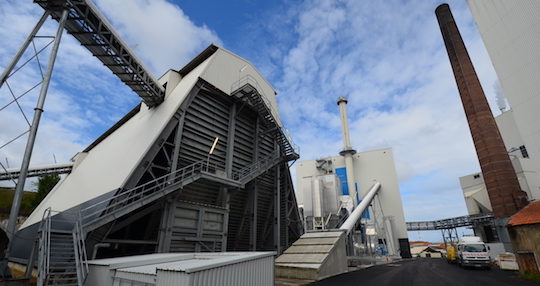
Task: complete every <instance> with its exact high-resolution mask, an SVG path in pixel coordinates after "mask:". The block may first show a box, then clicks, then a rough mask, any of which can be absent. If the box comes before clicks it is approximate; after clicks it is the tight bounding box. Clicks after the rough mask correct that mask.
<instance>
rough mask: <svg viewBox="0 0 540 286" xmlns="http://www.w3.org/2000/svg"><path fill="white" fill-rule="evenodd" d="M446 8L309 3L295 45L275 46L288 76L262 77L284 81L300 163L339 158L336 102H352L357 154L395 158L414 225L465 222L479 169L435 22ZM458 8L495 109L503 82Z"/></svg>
mask: <svg viewBox="0 0 540 286" xmlns="http://www.w3.org/2000/svg"><path fill="white" fill-rule="evenodd" d="M439 2H440V1H397V0H396V1H375V2H374V1H354V0H351V1H304V2H303V3H302V4H300V5H298V6H297V7H293V8H291V10H290V11H291V12H290V13H293V16H294V19H296V21H293V23H294V26H295V30H294V33H295V36H296V39H295V40H294V41H293V42H292V43H290V42H280V41H279V39H276V41H277V44H276V45H275V46H272V47H270V48H269V49H270V51H272V55H277V56H276V57H280V58H281V62H282V67H281V68H282V72H281V74H280V73H279V72H276V71H275V67H273V66H272V67H270V68H266V69H265V68H263V70H268V71H270V72H271V77H273V78H274V80H273V81H274V82H277V84H276V86H277V89H278V90H279V93H280V94H281V95H280V96H279V97H278V98H279V104H280V110H281V114H282V117H283V120H284V122H285V124H287V125H288V127H289V129H291V132H292V134H293V136H294V138H295V140H296V143H298V144H299V145H300V147H301V150H302V153H301V156H302V158H301V159H302V160H307V159H313V158H316V157H321V156H325V155H331V154H337V153H338V151H339V149H340V148H341V146H342V144H341V132H340V131H341V130H340V125H339V116H338V109H337V106H336V105H335V100H336V99H337V98H338V97H339V96H346V97H348V98H349V105H348V110H349V125H350V129H351V137H352V138H351V139H352V143H353V145H354V146H355V147H356V148H357V149H358V151H367V150H370V149H376V148H380V147H393V149H394V156H395V160H396V165H397V171H398V174H399V178H400V184H401V188H402V192H403V194H404V195H403V201H404V207H405V214H406V218H407V219H408V220H419V219H429V217H430V216H431V218H432V219H438V218H443V216H457V215H465V214H466V209H465V204H464V202H463V197H462V193H461V189H460V187H459V181H458V177H459V176H463V175H466V174H468V173H472V172H476V171H478V170H479V165H478V162H477V161H478V160H477V158H476V154H475V151H474V146H473V144H472V139H471V136H470V132H469V129H468V125H467V122H466V118H465V113H464V111H463V107H462V105H461V101H460V97H459V93H458V91H457V88H456V84H455V81H454V77H453V74H452V71H451V67H450V63H449V60H448V56H447V53H446V50H445V49H444V43H443V40H442V36H441V33H440V29H439V26H438V23H437V20H436V17H435V13H434V10H435V8H436V7H437V5H438V4H440V3H439ZM450 5H451V8H452V10H453V13H454V17H455V18H456V21H457V23H458V26H459V28H460V30H461V32H462V36H463V38H464V40H465V43H466V45H467V47H468V49H469V53H470V55H471V58H472V60H473V63H474V64H475V66H476V70H477V72H478V75H479V78H480V80H481V82H482V83H483V86H484V90H485V91H486V95H487V96H488V100H489V102H490V104H491V106H492V109H493V110H497V108H496V105H495V104H494V103H495V96H494V92H493V83H494V82H495V80H496V75H495V73H494V71H493V67H492V66H491V63H490V61H489V57H488V55H487V53H486V51H485V49H484V47H483V44H482V42H481V39H480V35H479V33H478V32H477V31H476V27H475V26H474V22H473V20H472V17H471V15H470V12H469V11H468V8H467V7H466V4H465V3H464V2H462V1H450ZM272 25H275V24H272ZM268 29H269V31H279V30H283V29H284V28H283V27H274V26H269V27H268ZM276 38H278V37H276ZM286 41H290V39H286ZM275 50H278V52H276V51H275ZM433 178H436V179H433ZM418 180H420V182H421V183H415V184H414V187H412V184H410V182H416V181H418ZM438 199H440V200H438ZM447 201H452V202H453V203H452V204H448V203H447ZM435 209H439V211H438V212H436V213H437V214H438V215H437V217H433V214H434V212H433V211H434V210H435Z"/></svg>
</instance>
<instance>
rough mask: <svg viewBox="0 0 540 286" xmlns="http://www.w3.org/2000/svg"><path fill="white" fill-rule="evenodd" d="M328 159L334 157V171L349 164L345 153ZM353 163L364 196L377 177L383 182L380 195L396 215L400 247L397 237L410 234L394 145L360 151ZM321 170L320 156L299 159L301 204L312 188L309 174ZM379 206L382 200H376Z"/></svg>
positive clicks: (387, 212) (389, 211) (386, 209)
mask: <svg viewBox="0 0 540 286" xmlns="http://www.w3.org/2000/svg"><path fill="white" fill-rule="evenodd" d="M328 159H331V160H332V168H333V170H334V171H335V169H336V168H343V167H345V160H344V158H343V157H342V156H334V157H329V158H328ZM353 163H354V176H355V181H356V183H357V184H358V191H359V197H360V199H361V198H362V197H364V196H365V195H366V193H367V191H368V190H369V188H370V187H371V186H372V185H373V183H374V181H378V182H380V183H381V190H380V191H379V193H378V197H379V200H380V202H381V205H382V209H383V212H384V216H386V217H388V216H392V217H393V224H392V228H393V233H394V240H395V244H394V245H395V246H396V247H399V244H398V243H397V239H398V238H407V237H408V236H407V228H406V225H405V218H404V214H403V204H402V201H401V194H400V192H399V182H398V178H397V173H396V170H395V166H394V158H393V153H392V149H391V148H387V149H381V150H373V151H368V152H360V153H357V154H355V155H354V156H353ZM320 174H321V173H320V171H319V170H317V168H316V160H309V161H301V162H298V163H297V166H296V182H297V188H296V190H297V201H298V204H299V205H302V204H303V203H304V199H305V198H306V197H307V196H305V194H304V192H308V191H309V190H310V186H307V185H305V184H307V183H308V182H310V180H308V179H307V178H310V177H313V176H317V175H320ZM306 203H307V202H306ZM376 207H378V204H376ZM378 219H379V218H378ZM379 223H380V222H379Z"/></svg>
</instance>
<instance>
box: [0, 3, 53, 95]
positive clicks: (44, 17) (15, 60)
mask: <svg viewBox="0 0 540 286" xmlns="http://www.w3.org/2000/svg"><path fill="white" fill-rule="evenodd" d="M50 14H51V12H49V11H45V12H44V13H43V15H41V18H39V20H38V22H37V23H36V25H35V26H34V29H32V31H31V32H30V34H29V35H28V37H26V39H25V40H24V42H23V44H22V45H21V47H20V48H19V50H18V51H17V53H16V54H15V56H14V57H13V59H12V60H11V62H10V63H9V64H8V65H7V67H6V68H5V69H4V72H3V73H2V75H0V87H2V85H4V82H6V80H7V79H8V77H9V76H10V74H11V72H12V71H13V69H14V68H15V66H16V65H17V63H18V62H19V60H20V59H21V57H22V55H23V54H24V52H25V51H26V49H27V48H28V45H30V43H31V42H32V40H33V39H34V37H35V36H36V34H37V32H38V31H39V29H41V26H43V23H44V22H45V20H47V17H49V15H50Z"/></svg>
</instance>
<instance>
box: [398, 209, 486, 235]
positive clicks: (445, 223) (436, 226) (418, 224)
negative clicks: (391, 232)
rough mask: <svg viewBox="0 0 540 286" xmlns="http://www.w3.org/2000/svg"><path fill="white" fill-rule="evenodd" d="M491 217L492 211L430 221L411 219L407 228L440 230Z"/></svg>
mask: <svg viewBox="0 0 540 286" xmlns="http://www.w3.org/2000/svg"><path fill="white" fill-rule="evenodd" d="M492 219H493V214H492V213H485V214H477V215H469V216H458V217H453V218H447V219H440V220H432V221H413V222H407V223H406V224H407V230H408V231H415V230H441V229H450V228H456V227H462V226H471V225H474V224H475V223H480V222H484V221H490V220H492Z"/></svg>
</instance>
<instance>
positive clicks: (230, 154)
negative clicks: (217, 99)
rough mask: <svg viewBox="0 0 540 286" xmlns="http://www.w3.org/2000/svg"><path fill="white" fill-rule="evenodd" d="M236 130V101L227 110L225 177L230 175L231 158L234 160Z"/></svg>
mask: <svg viewBox="0 0 540 286" xmlns="http://www.w3.org/2000/svg"><path fill="white" fill-rule="evenodd" d="M235 132H236V103H233V104H232V105H231V108H230V110H229V131H228V135H227V157H226V159H225V172H226V173H227V178H230V177H231V175H232V168H233V160H234V138H235Z"/></svg>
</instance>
